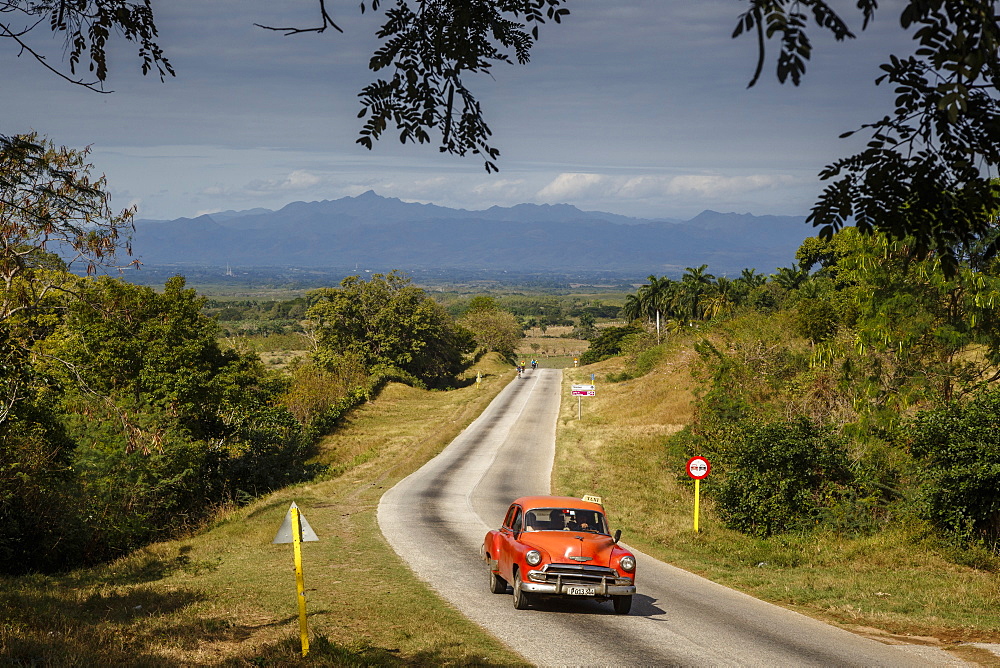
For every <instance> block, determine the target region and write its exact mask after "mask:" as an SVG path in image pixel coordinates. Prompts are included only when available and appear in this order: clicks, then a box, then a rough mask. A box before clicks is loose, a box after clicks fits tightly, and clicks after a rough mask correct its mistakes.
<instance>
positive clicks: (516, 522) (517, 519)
mask: <svg viewBox="0 0 1000 668" xmlns="http://www.w3.org/2000/svg"><path fill="white" fill-rule="evenodd" d="M522 518H523V515H521V509H520V508H518V509H517V513H516V514H515V515H514V522H513V523H512V524H511V525H510V526H511V528H512V529H513V530H514V533H517V532H519V531H521V520H522Z"/></svg>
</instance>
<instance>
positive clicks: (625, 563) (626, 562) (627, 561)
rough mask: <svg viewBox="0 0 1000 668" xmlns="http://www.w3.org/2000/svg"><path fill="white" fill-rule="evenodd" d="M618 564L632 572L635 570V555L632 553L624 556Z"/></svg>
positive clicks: (624, 569)
mask: <svg viewBox="0 0 1000 668" xmlns="http://www.w3.org/2000/svg"><path fill="white" fill-rule="evenodd" d="M618 564H619V565H620V566H621V567H622V570H623V571H626V572H628V573H631V572H632V571H634V570H635V557H633V556H631V555H625V556H624V557H622V560H621V561H619V562H618Z"/></svg>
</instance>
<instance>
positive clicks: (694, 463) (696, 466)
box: [687, 457, 712, 480]
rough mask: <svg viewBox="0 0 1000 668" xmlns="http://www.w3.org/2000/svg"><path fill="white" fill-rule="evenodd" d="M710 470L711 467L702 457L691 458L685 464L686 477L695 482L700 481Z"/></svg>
mask: <svg viewBox="0 0 1000 668" xmlns="http://www.w3.org/2000/svg"><path fill="white" fill-rule="evenodd" d="M711 470H712V465H711V464H709V463H708V460H707V459H705V458H704V457H692V458H691V459H689V460H688V463H687V472H688V475H689V476H691V477H692V478H694V479H695V480H701V479H703V478H705V477H706V476H707V475H708V472H709V471H711Z"/></svg>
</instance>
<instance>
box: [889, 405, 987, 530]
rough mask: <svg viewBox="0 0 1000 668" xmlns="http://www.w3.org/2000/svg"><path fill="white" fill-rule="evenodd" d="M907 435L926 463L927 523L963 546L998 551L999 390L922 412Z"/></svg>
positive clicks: (925, 496) (925, 504)
mask: <svg viewBox="0 0 1000 668" xmlns="http://www.w3.org/2000/svg"><path fill="white" fill-rule="evenodd" d="M908 435H909V439H910V443H909V445H910V450H911V452H912V453H913V455H914V456H915V457H917V458H918V459H919V460H920V461H922V462H923V463H924V465H925V469H924V471H925V477H924V481H923V484H922V490H921V491H922V497H923V500H924V506H923V512H924V514H925V516H926V517H927V519H929V520H930V521H931V522H932V523H933V524H934V525H935V526H937V527H938V528H939V529H940V530H941V531H943V532H945V533H946V534H947V535H949V536H951V537H953V538H955V539H958V540H959V541H961V542H966V543H968V542H979V541H982V542H983V543H985V544H986V545H987V546H992V547H993V548H994V549H996V548H998V547H1000V391H997V390H994V391H991V392H987V393H983V394H980V395H978V396H976V397H975V398H974V399H973V400H972V401H970V402H968V403H966V404H960V403H950V404H948V405H947V406H944V407H942V408H938V409H934V410H929V411H923V412H921V413H919V414H918V415H917V416H916V417H915V418H914V419H913V420H912V421H911V422H910V424H909V425H908Z"/></svg>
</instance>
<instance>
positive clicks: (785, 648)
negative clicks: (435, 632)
mask: <svg viewBox="0 0 1000 668" xmlns="http://www.w3.org/2000/svg"><path fill="white" fill-rule="evenodd" d="M561 378H562V372H561V371H559V370H555V369H537V370H535V371H528V372H526V374H525V377H524V378H522V379H520V380H514V381H512V382H511V383H510V385H508V386H507V387H506V388H505V389H504V390H503V391H502V392H501V393H500V394H499V395H498V396H497V398H496V399H495V400H494V401H493V402H492V404H491V405H490V406H489V407H488V408H487V410H486V411H485V412H484V413H483V414H482V415H481V416H480V417H479V419H478V420H476V422H474V423H473V424H472V425H470V426H469V427H468V428H467V429H466V430H465V431H463V432H462V433H461V434H460V435H459V436H458V438H456V439H455V440H454V441H453V442H452V443H451V444H450V445H449V446H448V447H447V448H446V449H445V450H444V451H443V452H442V453H441V454H440V455H439V456H438V457H436V458H435V459H434V460H432V461H430V462H428V463H427V464H426V465H425V466H424V467H423V468H421V469H420V470H419V471H417V472H416V473H414V474H412V475H411V476H409V477H408V478H406V479H405V480H403V481H401V482H400V483H399V484H398V485H396V486H395V487H393V488H392V489H391V490H389V491H388V492H387V493H386V494H385V495H384V496H383V497H382V500H381V503H380V504H379V509H378V522H379V526H380V528H381V530H382V532H383V534H384V535H385V537H386V539H387V540H388V541H389V543H390V544H391V545H392V547H393V549H394V550H395V551H396V553H397V554H399V555H400V557H401V558H402V559H403V560H404V561H406V562H407V563H408V564H409V565H410V567H411V568H412V569H413V570H414V572H415V573H416V574H417V575H418V576H419V577H420V578H422V579H423V580H425V581H426V582H428V583H429V584H430V585H431V587H433V588H434V589H435V590H436V591H437V592H438V593H440V594H441V596H443V597H444V598H445V599H447V600H448V601H450V602H451V603H452V604H453V605H454V606H455V607H456V608H458V609H459V610H460V611H461V612H462V613H463V614H465V615H466V616H467V617H469V618H470V619H472V620H473V621H475V622H476V623H478V624H480V625H481V626H483V627H484V628H486V629H488V630H489V631H491V632H492V633H493V634H494V635H496V636H497V637H498V638H500V639H501V640H502V641H504V642H505V643H506V644H507V645H509V646H510V647H512V648H513V649H514V650H516V651H518V652H520V653H521V654H522V655H524V657H525V658H527V659H528V661H530V662H532V663H534V664H538V665H618V666H666V665H683V666H899V667H900V668H904V667H905V668H914V667H915V666H923V665H926V666H943V665H963V664H962V663H961V662H960V661H957V660H955V659H954V658H953V657H951V655H948V654H947V653H945V652H943V651H940V650H933V651H932V650H928V649H923V648H918V647H915V646H909V645H907V646H890V645H884V644H882V643H879V642H875V641H873V640H868V639H865V638H862V637H860V636H856V635H854V634H852V633H849V632H847V631H843V630H841V629H837V628H835V627H832V626H829V625H827V624H823V623H821V622H818V621H816V620H813V619H811V618H809V617H805V616H803V615H799V614H797V613H794V612H790V611H788V610H785V609H784V608H780V607H777V606H774V605H771V604H768V603H764V602H762V601H759V600H757V599H754V598H752V597H750V596H747V595H745V594H741V593H739V592H736V591H733V590H732V589H728V588H726V587H723V586H721V585H717V584H715V583H713V582H710V581H708V580H705V579H703V578H700V577H697V576H695V575H692V574H690V573H688V572H686V571H683V570H680V569H678V568H674V567H672V566H670V565H668V564H665V563H663V562H660V561H657V560H655V559H653V558H652V557H649V556H647V555H644V554H642V553H638V552H637V553H636V556H637V558H638V568H637V573H638V578H637V586H638V590H639V593H638V595H636V596H635V598H634V599H633V604H632V612H631V614H630V615H628V616H619V615H615V614H614V612H613V610H612V608H611V604H610V603H598V602H597V601H592V600H579V601H561V600H557V601H550V602H541V603H538V604H536V605H535V606H533V607H532V608H531V609H529V610H524V611H518V610H515V609H514V607H513V603H512V600H511V599H512V596H511V595H510V594H501V595H498V594H491V593H490V592H489V589H488V586H487V570H486V566H485V564H484V563H483V562H482V561H481V560H480V559H479V547H480V545H481V544H482V540H483V536H484V535H485V533H486V531H487V530H488V529H490V528H496V527H498V526H499V524H500V522H501V521H502V519H503V516H504V513H505V512H506V510H507V507H508V506H509V505H510V502H511V501H512V500H513V499H515V498H517V497H519V496H523V495H528V494H548V493H549V478H550V474H551V470H552V461H553V457H554V454H555V429H556V420H557V417H558V412H559V400H560V396H559V395H560V387H561ZM612 505H613V504H612ZM610 520H611V522H610V523H611V526H612V527H614V526H615V518H614V516H613V514H612V516H611V517H610ZM625 538H627V536H626V537H625ZM630 549H631V548H630Z"/></svg>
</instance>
